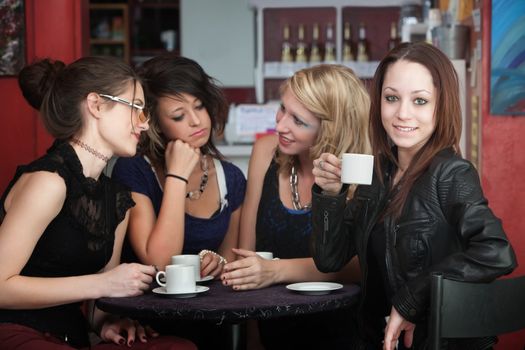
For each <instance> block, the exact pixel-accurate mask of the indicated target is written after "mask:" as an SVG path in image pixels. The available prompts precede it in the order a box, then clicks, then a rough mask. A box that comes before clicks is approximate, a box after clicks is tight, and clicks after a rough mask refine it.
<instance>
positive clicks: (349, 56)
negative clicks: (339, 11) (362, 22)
mask: <svg viewBox="0 0 525 350" xmlns="http://www.w3.org/2000/svg"><path fill="white" fill-rule="evenodd" d="M343 61H355V54H354V43H353V42H352V27H351V26H350V23H349V22H345V26H344V30H343Z"/></svg>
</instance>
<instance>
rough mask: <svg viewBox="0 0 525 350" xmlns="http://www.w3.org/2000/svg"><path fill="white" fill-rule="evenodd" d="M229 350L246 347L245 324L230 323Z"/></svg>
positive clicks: (238, 349)
mask: <svg viewBox="0 0 525 350" xmlns="http://www.w3.org/2000/svg"><path fill="white" fill-rule="evenodd" d="M229 348H230V349H231V350H245V349H246V327H245V324H244V323H243V324H240V323H233V324H231V325H230V344H229Z"/></svg>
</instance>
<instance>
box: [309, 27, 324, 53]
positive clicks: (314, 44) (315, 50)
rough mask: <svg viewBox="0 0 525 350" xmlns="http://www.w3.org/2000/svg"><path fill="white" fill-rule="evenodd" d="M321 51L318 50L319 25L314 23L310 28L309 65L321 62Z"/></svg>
mask: <svg viewBox="0 0 525 350" xmlns="http://www.w3.org/2000/svg"><path fill="white" fill-rule="evenodd" d="M321 60H322V59H321V49H320V48H319V24H317V23H314V25H313V28H312V46H311V48H310V63H319V62H321Z"/></svg>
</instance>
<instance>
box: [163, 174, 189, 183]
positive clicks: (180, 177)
mask: <svg viewBox="0 0 525 350" xmlns="http://www.w3.org/2000/svg"><path fill="white" fill-rule="evenodd" d="M166 177H174V178H176V179H179V180H181V181H184V182H185V183H186V184H188V179H185V178H183V177H182V176H179V175H175V174H166Z"/></svg>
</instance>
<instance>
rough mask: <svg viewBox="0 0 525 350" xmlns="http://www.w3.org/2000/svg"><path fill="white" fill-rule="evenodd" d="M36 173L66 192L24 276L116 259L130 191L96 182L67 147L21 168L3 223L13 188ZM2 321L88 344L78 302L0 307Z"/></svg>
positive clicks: (84, 268)
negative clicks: (52, 178)
mask: <svg viewBox="0 0 525 350" xmlns="http://www.w3.org/2000/svg"><path fill="white" fill-rule="evenodd" d="M35 171H49V172H54V173H57V174H58V175H60V176H61V177H62V178H63V179H64V182H65V184H66V188H67V193H66V199H65V202H64V205H63V207H62V210H61V211H60V213H59V214H58V215H57V216H56V217H55V218H54V219H53V221H51V222H50V223H49V225H48V226H47V228H46V230H45V231H44V233H43V234H42V236H41V237H40V239H39V240H38V242H37V244H36V246H35V248H34V251H33V253H32V254H31V257H30V258H29V260H28V262H27V264H26V265H25V266H24V268H23V269H22V271H21V273H20V274H21V275H23V276H34V277H67V276H79V275H86V274H93V273H96V272H98V271H100V270H101V269H102V268H103V267H104V266H105V265H106V264H107V263H108V261H109V260H110V258H111V256H112V253H113V244H114V240H115V229H116V227H117V225H118V224H119V223H120V222H121V221H122V220H123V219H124V217H125V215H126V211H127V210H128V209H129V208H130V207H132V206H133V205H134V203H133V201H132V199H131V195H130V193H129V191H127V190H126V189H125V188H123V187H121V186H120V185H118V184H116V183H114V182H113V181H111V179H109V178H107V177H106V176H104V174H101V175H100V177H99V179H98V180H94V179H92V178H86V177H85V176H84V175H83V172H82V164H81V163H80V161H79V159H78V157H77V155H76V153H75V151H74V150H73V148H72V147H71V146H70V145H69V143H67V142H58V141H56V142H55V143H54V144H53V146H52V147H51V148H50V149H49V150H48V151H47V154H46V155H44V156H43V157H41V158H39V159H37V160H35V161H33V162H32V163H30V164H29V165H25V166H20V167H18V169H17V171H16V174H15V177H14V179H13V180H12V181H11V183H10V184H9V186H8V187H7V189H6V191H5V192H4V194H3V196H2V199H1V201H0V203H1V204H2V205H1V207H0V223H1V222H3V220H4V217H5V215H6V212H5V207H4V202H5V198H6V196H7V194H8V193H9V191H10V190H11V188H12V186H13V185H14V184H15V182H16V181H17V180H18V179H19V178H20V176H22V175H23V174H24V173H28V172H35ZM30 218H31V213H28V219H29V220H30ZM0 322H1V323H16V324H21V325H24V326H28V327H31V328H34V329H36V330H39V331H41V332H47V333H50V334H52V335H54V336H56V337H58V338H60V339H67V342H68V343H70V344H71V345H72V346H75V347H82V346H87V345H89V343H88V337H87V330H88V328H87V322H86V318H85V317H84V315H83V313H82V311H81V309H80V303H72V304H65V305H59V306H55V307H49V308H44V309H31V310H5V309H0Z"/></svg>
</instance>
